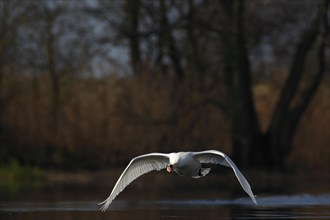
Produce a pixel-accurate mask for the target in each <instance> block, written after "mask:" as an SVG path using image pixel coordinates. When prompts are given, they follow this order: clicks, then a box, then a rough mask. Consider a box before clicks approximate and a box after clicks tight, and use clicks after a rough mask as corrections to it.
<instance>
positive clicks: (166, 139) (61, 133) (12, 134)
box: [0, 74, 330, 174]
mask: <svg viewBox="0 0 330 220" xmlns="http://www.w3.org/2000/svg"><path fill="white" fill-rule="evenodd" d="M275 75H276V74H275ZM279 75H280V74H279ZM279 75H277V78H273V79H272V80H271V81H262V80H261V81H260V82H255V85H254V87H253V91H254V96H255V100H256V102H255V103H256V104H255V105H256V109H257V111H258V116H259V118H260V122H261V127H262V128H266V127H267V125H268V123H269V120H270V115H271V111H272V109H273V107H274V105H275V103H276V101H277V97H278V95H279V93H280V91H281V86H282V85H283V83H284V82H285V76H283V77H280V76H279ZM3 80H4V81H6V82H7V83H5V84H4V87H3V88H2V91H3V92H2V94H3V95H4V97H10V100H11V101H10V102H8V103H6V105H4V106H3V109H2V122H3V126H4V128H6V129H5V130H4V131H5V133H4V134H3V137H2V141H1V154H0V156H1V163H2V164H3V165H9V166H10V164H11V160H12V159H14V160H15V161H17V162H18V163H19V164H21V165H23V166H25V165H27V166H29V165H31V166H34V167H40V168H42V169H43V170H82V169H86V170H102V169H107V168H109V167H122V166H125V165H126V164H127V163H128V162H129V160H130V159H131V158H133V157H135V156H137V155H141V154H145V153H149V152H173V151H200V150H205V149H206V148H207V149H211V148H214V149H217V150H220V151H223V152H224V153H226V154H228V155H231V154H230V153H231V152H232V147H231V141H230V126H229V122H228V119H227V118H226V116H225V115H224V113H223V112H221V111H219V109H218V108H215V107H214V106H212V105H204V104H205V100H215V99H219V97H221V94H222V89H223V88H222V87H221V86H217V87H214V88H213V90H212V92H210V91H207V92H204V93H203V89H202V88H200V87H199V86H198V85H195V84H194V81H195V80H194V79H191V81H189V80H187V81H185V82H184V83H181V84H180V86H178V85H175V84H174V83H173V81H171V80H169V79H166V78H162V77H161V76H158V77H156V76H155V77H151V76H148V75H141V76H139V77H136V76H132V77H119V76H116V75H110V76H104V77H102V78H99V79H96V78H93V77H92V78H88V77H87V78H84V79H75V80H70V79H65V78H62V81H61V92H60V94H59V103H58V106H57V107H56V108H54V107H53V106H52V103H51V100H52V98H51V97H52V92H51V91H50V90H49V88H50V87H51V86H50V81H49V79H48V78H47V77H45V76H38V77H37V76H34V77H32V75H6V76H5V77H4V79H3ZM210 80H211V79H210ZM211 81H212V80H211ZM329 85H330V75H329V74H327V75H326V76H325V78H324V80H323V81H322V83H321V85H320V88H319V89H318V92H317V93H316V95H315V97H314V99H313V101H312V103H311V104H310V106H309V107H308V109H307V111H306V113H305V114H304V116H303V118H302V120H301V122H300V125H299V128H298V130H297V133H296V134H295V138H294V142H293V148H292V151H291V152H290V154H289V157H288V159H287V161H286V167H287V168H288V169H289V170H293V171H299V170H300V171H301V172H304V170H309V171H311V172H314V171H317V172H323V173H325V174H328V173H329V172H330V167H329V158H330V148H329V146H330V138H329V136H330V123H329V121H330V101H329V96H330V89H329ZM15 88H19V89H18V90H17V89H15ZM13 91H15V94H14V93H13ZM174 91H175V92H177V91H181V93H183V95H182V94H181V97H185V99H184V100H181V103H180V104H175V103H173V102H175V98H173V97H175V95H176V93H173V92H174ZM198 103H202V104H201V105H198ZM191 106H195V108H191ZM23 109H24V110H23ZM178 146H182V147H178ZM219 146H221V148H220V147H219Z"/></svg>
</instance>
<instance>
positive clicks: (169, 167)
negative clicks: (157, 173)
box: [166, 164, 173, 173]
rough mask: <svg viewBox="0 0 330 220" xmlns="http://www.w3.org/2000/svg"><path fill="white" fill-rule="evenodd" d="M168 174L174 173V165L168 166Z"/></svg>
mask: <svg viewBox="0 0 330 220" xmlns="http://www.w3.org/2000/svg"><path fill="white" fill-rule="evenodd" d="M166 170H167V172H169V173H170V172H172V171H173V165H172V164H169V165H167V168H166Z"/></svg>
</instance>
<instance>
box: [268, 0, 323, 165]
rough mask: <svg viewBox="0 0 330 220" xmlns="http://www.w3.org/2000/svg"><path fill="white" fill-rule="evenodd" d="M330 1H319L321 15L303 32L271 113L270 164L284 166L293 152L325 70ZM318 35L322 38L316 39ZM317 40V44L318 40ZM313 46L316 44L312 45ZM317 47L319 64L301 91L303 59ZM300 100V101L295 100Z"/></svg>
mask: <svg viewBox="0 0 330 220" xmlns="http://www.w3.org/2000/svg"><path fill="white" fill-rule="evenodd" d="M328 5H329V1H320V8H319V13H318V16H317V17H316V18H315V20H314V21H313V22H312V23H311V26H310V27H309V28H308V29H307V30H306V31H305V32H304V33H303V35H302V38H301V42H300V43H299V44H298V46H297V48H296V52H295V54H294V57H293V61H292V65H291V69H290V72H289V77H288V79H287V81H286V84H285V87H284V89H283V91H282V94H281V96H280V98H279V100H278V103H277V105H276V108H275V110H274V112H273V115H272V120H271V123H270V126H269V128H268V130H267V132H266V136H268V137H269V144H268V146H269V151H268V153H269V154H270V155H271V156H270V155H269V156H267V158H269V159H268V160H267V161H266V162H267V163H268V164H267V165H268V166H269V167H275V168H278V169H281V168H283V167H284V162H285V159H286V158H287V156H288V154H289V153H290V152H291V148H292V140H293V137H294V134H295V132H296V130H297V126H298V123H299V121H300V118H301V116H302V115H303V113H304V112H305V110H306V108H307V106H308V104H309V103H310V101H311V99H312V97H313V95H314V94H315V92H316V90H317V88H318V86H319V84H320V82H321V79H322V77H323V75H324V72H325V48H326V43H325V42H326V39H327V34H328V33H327V23H326V22H327V17H326V9H327V7H328ZM318 37H319V40H317V39H318ZM316 43H318V44H317V45H316V46H315V44H316ZM313 47H314V48H313ZM315 47H316V48H317V49H316V50H317V51H318V57H317V59H318V62H319V63H318V67H317V68H316V71H315V72H314V73H312V74H313V77H312V80H311V81H310V82H309V85H308V86H307V88H306V89H305V90H304V91H303V92H302V93H300V94H299V93H298V87H299V82H300V81H301V79H302V76H303V73H304V63H305V61H306V59H307V56H308V54H309V53H310V52H311V51H312V50H313V49H315ZM295 100H298V101H295ZM295 103H297V104H295Z"/></svg>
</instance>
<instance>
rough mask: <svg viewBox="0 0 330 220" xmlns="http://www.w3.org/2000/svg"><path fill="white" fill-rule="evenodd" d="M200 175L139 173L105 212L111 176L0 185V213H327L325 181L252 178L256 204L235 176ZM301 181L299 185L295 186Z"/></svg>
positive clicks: (60, 217)
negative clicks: (192, 177) (103, 204)
mask: <svg viewBox="0 0 330 220" xmlns="http://www.w3.org/2000/svg"><path fill="white" fill-rule="evenodd" d="M177 178H179V179H177ZM204 179H205V180H202V181H197V182H196V181H195V182H191V180H187V179H180V177H171V178H169V182H170V184H169V185H168V184H167V183H168V182H167V181H164V179H163V178H160V179H152V176H149V178H148V177H147V178H142V179H141V180H137V181H136V182H133V185H132V186H129V187H128V188H127V189H125V190H124V191H123V192H122V193H121V194H120V195H119V196H118V197H117V198H116V199H115V201H114V202H113V203H112V204H111V206H110V208H109V210H108V211H106V212H100V211H99V208H100V207H99V206H98V205H97V203H98V202H100V201H102V200H103V199H105V198H106V197H107V196H108V194H109V193H110V191H111V189H112V186H113V185H112V184H113V181H114V180H110V181H109V182H110V183H109V184H104V183H103V180H102V181H101V180H100V181H99V182H98V181H96V182H95V183H93V184H80V183H66V184H57V183H51V184H48V183H46V184H45V183H44V184H41V185H37V186H35V185H29V184H27V185H26V184H22V185H24V186H22V188H18V189H10V188H5V187H2V188H1V189H0V196H1V198H0V219H1V220H3V219H9V220H10V219H22V220H23V219H24V220H27V219H31V220H41V219H45V220H69V219H79V220H85V219H86V220H87V219H89V220H90V219H202V220H203V219H330V192H329V191H328V189H329V188H327V187H326V185H327V184H328V183H329V182H326V183H322V184H321V185H322V187H319V186H318V185H317V182H313V184H312V185H311V184H308V183H305V184H303V183H299V182H298V183H291V184H290V183H288V182H284V183H283V181H282V182H281V181H280V183H278V184H274V183H272V182H269V183H265V184H261V185H258V184H256V185H258V186H256V187H254V191H255V193H256V194H258V197H257V201H258V203H259V205H258V206H255V205H254V204H253V203H252V201H251V200H250V198H249V197H248V196H247V195H245V193H244V192H243V191H242V190H241V188H240V186H239V184H238V182H236V181H235V178H229V180H228V181H229V182H230V183H228V182H226V183H223V182H222V181H218V182H217V181H216V179H215V178H210V179H209V180H208V179H206V177H205V178H204ZM210 181H211V182H210ZM231 182H232V183H231ZM289 182H290V181H289ZM251 185H253V184H251ZM301 185H305V187H297V186H301ZM266 186H267V187H266ZM7 187H8V186H7ZM329 187H330V186H329ZM252 188H253V187H252Z"/></svg>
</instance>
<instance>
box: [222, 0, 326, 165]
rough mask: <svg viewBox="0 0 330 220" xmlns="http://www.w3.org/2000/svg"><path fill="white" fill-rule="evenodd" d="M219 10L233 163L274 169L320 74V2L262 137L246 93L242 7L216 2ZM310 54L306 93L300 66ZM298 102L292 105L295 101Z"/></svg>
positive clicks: (322, 8) (241, 3)
mask: <svg viewBox="0 0 330 220" xmlns="http://www.w3.org/2000/svg"><path fill="white" fill-rule="evenodd" d="M219 3H220V7H221V9H223V11H222V12H223V14H224V17H223V19H222V21H223V25H222V27H223V33H222V36H221V40H222V43H223V50H222V53H223V56H224V57H225V58H224V61H225V67H224V74H225V78H226V88H227V90H226V91H227V100H228V102H227V106H228V108H229V112H230V118H231V129H232V130H231V132H232V134H231V136H232V143H233V156H234V160H235V161H237V162H238V163H241V164H245V165H248V166H258V167H268V168H275V169H279V168H282V167H283V166H284V162H285V159H286V158H287V156H288V154H289V153H290V150H291V147H292V139H293V137H294V134H295V131H296V130H297V126H298V123H299V120H300V118H301V116H302V114H303V112H304V111H305V110H306V108H307V106H308V104H309V103H310V101H311V99H312V97H313V95H314V94H315V92H316V90H317V88H318V85H319V84H320V82H321V79H322V76H323V75H324V72H325V47H326V43H325V42H326V39H327V34H328V33H327V25H328V24H327V18H326V16H327V8H328V5H329V1H320V5H319V12H318V15H317V16H316V17H315V19H314V21H313V22H312V23H311V25H310V27H308V28H307V29H306V30H305V31H304V32H303V35H302V37H301V41H300V43H299V44H298V45H297V47H296V49H295V53H294V55H293V59H292V63H291V67H290V71H289V73H288V78H287V81H286V84H285V86H284V88H283V91H282V93H281V95H280V97H279V100H278V102H277V105H276V107H275V109H274V112H273V115H272V120H271V123H270V125H269V127H268V129H267V131H266V132H262V131H261V130H260V126H259V121H258V118H257V114H256V110H255V108H254V102H253V94H252V90H251V68H250V61H249V59H248V54H247V50H246V40H245V39H246V37H245V35H244V25H243V18H244V1H240V0H236V1H219ZM313 48H317V50H318V60H319V63H318V67H317V69H316V70H315V72H314V73H311V74H312V80H311V81H310V83H309V85H308V86H307V87H306V89H305V90H304V91H303V92H301V93H299V91H298V87H299V83H301V79H302V76H303V73H304V63H305V60H306V59H307V56H308V54H309V53H311V51H312V50H313ZM297 100H298V101H297Z"/></svg>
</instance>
